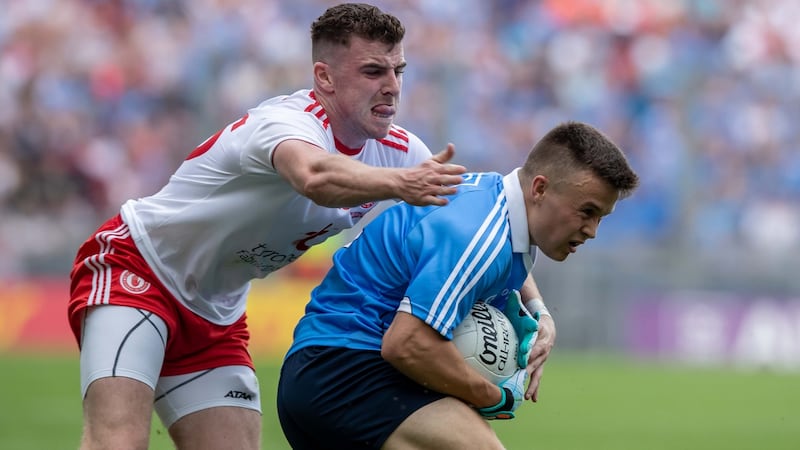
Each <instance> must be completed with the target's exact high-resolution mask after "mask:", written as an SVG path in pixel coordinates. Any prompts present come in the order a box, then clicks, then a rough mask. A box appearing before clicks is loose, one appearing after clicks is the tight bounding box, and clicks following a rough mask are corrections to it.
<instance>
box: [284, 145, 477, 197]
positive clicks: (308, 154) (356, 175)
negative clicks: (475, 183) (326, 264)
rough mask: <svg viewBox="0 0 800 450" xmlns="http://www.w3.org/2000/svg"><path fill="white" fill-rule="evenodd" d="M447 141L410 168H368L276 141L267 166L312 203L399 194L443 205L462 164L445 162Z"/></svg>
mask: <svg viewBox="0 0 800 450" xmlns="http://www.w3.org/2000/svg"><path fill="white" fill-rule="evenodd" d="M454 154H455V147H454V146H453V144H448V146H447V148H446V149H445V150H443V151H441V152H440V153H437V154H436V155H434V156H432V157H431V158H430V159H428V160H426V161H424V162H423V163H421V164H419V165H418V166H415V167H409V168H386V167H373V166H369V165H366V164H363V163H361V162H359V161H356V160H353V159H351V158H348V157H345V156H342V155H334V154H330V153H328V152H325V151H323V150H322V149H320V148H319V147H316V146H314V145H311V144H309V143H307V142H303V141H299V140H288V141H284V142H282V143H281V144H279V145H278V147H277V148H276V149H275V151H274V153H273V165H274V167H275V169H276V170H277V171H278V173H279V174H280V175H281V176H283V177H284V178H286V179H287V180H288V181H289V183H290V184H291V185H292V187H293V188H294V189H295V190H296V191H297V192H299V193H301V194H303V195H304V196H306V197H308V198H310V199H311V200H313V201H314V202H315V203H317V204H319V205H322V206H328V207H332V208H336V207H348V206H356V205H360V204H363V203H366V202H370V201H379V200H387V199H400V200H404V201H406V202H407V203H410V204H412V205H420V206H426V205H438V206H442V205H446V204H447V199H446V198H444V196H446V195H451V194H454V193H455V192H456V188H455V187H454V185H457V184H459V183H461V181H462V178H461V174H463V173H464V172H466V168H465V167H464V166H461V165H458V164H451V163H449V161H450V160H451V159H452V158H453V155H454Z"/></svg>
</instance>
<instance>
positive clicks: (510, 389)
mask: <svg viewBox="0 0 800 450" xmlns="http://www.w3.org/2000/svg"><path fill="white" fill-rule="evenodd" d="M527 379H528V372H527V371H526V370H525V369H519V370H517V371H516V372H514V375H511V378H509V379H508V380H506V381H504V382H502V383H501V384H500V392H501V393H502V397H500V402H499V403H497V404H496V405H494V406H487V407H486V408H479V409H478V413H479V414H480V415H482V416H483V417H484V418H486V419H487V420H495V419H505V420H507V419H513V418H514V411H516V409H517V408H519V405H521V404H522V400H523V395H524V394H525V381H526V380H527Z"/></svg>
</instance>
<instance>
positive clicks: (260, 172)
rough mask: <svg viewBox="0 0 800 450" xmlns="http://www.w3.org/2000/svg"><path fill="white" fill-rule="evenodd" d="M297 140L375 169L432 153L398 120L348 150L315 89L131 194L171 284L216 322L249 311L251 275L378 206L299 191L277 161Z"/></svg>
mask: <svg viewBox="0 0 800 450" xmlns="http://www.w3.org/2000/svg"><path fill="white" fill-rule="evenodd" d="M290 139H296V140H302V141H305V142H308V143H311V144H313V145H316V146H318V147H320V148H321V149H323V150H325V151H327V152H330V153H341V154H344V155H347V156H349V157H351V158H353V159H356V160H358V161H360V162H362V163H365V164H368V165H370V166H376V167H410V166H414V165H417V164H421V163H422V162H424V161H425V160H427V159H429V158H430V157H431V152H430V150H429V149H428V147H427V146H426V145H425V144H424V143H423V142H422V141H421V140H420V139H419V138H418V137H417V136H415V135H414V134H412V133H410V132H408V131H406V130H405V129H403V128H401V127H399V126H397V125H392V127H391V130H390V132H389V134H388V135H387V136H386V137H385V138H383V139H378V140H375V139H370V140H367V142H366V144H364V146H363V147H362V148H360V149H351V148H347V147H345V146H344V145H342V144H341V143H340V142H338V141H337V140H336V139H335V138H334V136H333V133H332V131H331V127H330V126H329V123H328V119H327V115H326V113H325V110H324V109H323V108H322V105H321V104H320V103H319V102H318V101H317V100H316V98H315V96H314V92H313V91H310V90H300V91H297V92H295V93H293V94H291V95H285V96H279V97H275V98H272V99H269V100H266V101H264V102H263V103H261V104H260V105H259V106H257V107H256V108H253V109H250V110H249V111H248V112H247V114H246V115H245V116H244V117H242V118H241V119H240V120H238V121H236V122H234V123H232V124H230V125H228V126H226V127H225V128H223V129H222V130H220V131H219V132H217V133H216V134H215V135H213V136H212V137H210V138H209V139H208V140H206V141H205V142H204V143H203V144H201V145H200V146H199V147H197V149H195V150H194V151H193V152H192V153H191V154H190V155H189V157H188V158H187V159H186V161H184V162H183V164H182V165H181V166H180V168H178V170H177V171H176V172H175V174H174V175H172V177H171V178H170V180H169V182H168V183H167V184H166V186H164V187H163V189H161V190H160V191H159V192H157V193H156V194H154V195H152V196H149V197H145V198H140V199H136V200H129V201H128V202H126V203H125V204H124V205H123V206H122V210H121V215H122V218H123V220H124V221H125V222H126V223H127V224H128V226H129V227H130V230H131V235H132V237H133V239H134V241H135V242H136V246H137V247H138V248H139V250H140V251H141V253H142V256H143V257H144V258H145V260H146V261H147V263H148V264H149V265H150V267H151V268H152V269H153V271H154V272H155V274H156V275H157V276H158V278H159V279H160V280H161V281H162V282H163V283H164V285H165V286H166V287H167V289H169V290H170V292H171V293H172V294H173V295H174V296H175V298H177V299H178V300H179V301H180V302H181V303H182V304H183V305H184V306H186V307H187V308H189V309H190V310H191V311H193V312H194V313H196V314H198V315H200V316H201V317H203V318H205V319H207V320H209V321H210V322H212V323H216V324H219V325H228V324H231V323H233V322H235V321H236V320H237V319H238V318H239V317H241V315H242V314H243V313H244V311H245V304H246V302H245V298H246V295H247V292H248V290H249V286H250V280H252V279H254V278H263V277H265V276H267V275H268V274H270V273H272V272H274V271H276V270H278V269H280V268H281V267H284V266H285V265H287V264H289V263H291V262H292V261H295V260H296V259H297V258H299V257H300V256H301V255H302V254H303V253H304V252H305V251H306V250H308V249H309V248H310V247H311V246H313V245H315V244H319V243H321V242H323V241H325V240H326V239H327V238H329V237H331V236H333V235H335V234H337V233H339V232H340V231H342V230H344V229H348V228H350V227H352V226H353V225H355V224H356V223H357V222H358V221H359V220H360V219H361V217H363V215H364V214H366V213H367V212H368V211H369V210H370V209H372V208H373V207H374V206H375V203H366V204H363V205H360V206H359V207H354V208H320V207H319V206H318V205H316V204H314V202H312V201H311V200H310V199H308V198H307V197H304V196H302V195H300V194H299V193H298V192H297V191H295V190H294V189H293V188H292V187H291V185H290V184H289V183H288V182H287V181H286V180H285V179H284V178H282V177H281V176H280V175H279V174H278V173H277V172H276V170H275V168H274V167H273V165H272V153H273V151H274V150H275V148H276V147H277V146H278V144H280V143H281V142H283V141H286V140H290Z"/></svg>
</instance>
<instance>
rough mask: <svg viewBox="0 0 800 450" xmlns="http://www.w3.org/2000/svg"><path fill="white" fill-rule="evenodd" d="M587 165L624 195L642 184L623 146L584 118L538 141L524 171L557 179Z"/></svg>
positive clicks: (557, 127)
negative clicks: (620, 146) (615, 142)
mask: <svg viewBox="0 0 800 450" xmlns="http://www.w3.org/2000/svg"><path fill="white" fill-rule="evenodd" d="M585 169H588V170H591V171H592V172H593V173H594V174H595V175H597V176H598V177H600V178H601V179H603V180H605V181H606V182H607V183H608V184H609V185H611V186H612V187H613V188H615V189H616V190H617V191H618V192H619V194H620V197H627V196H629V195H630V194H631V193H632V192H633V191H634V190H635V189H636V187H637V186H638V185H639V177H638V176H637V175H636V173H635V172H634V171H633V169H631V167H630V165H629V164H628V160H627V158H626V157H625V154H624V153H623V152H622V150H620V148H619V147H618V146H617V145H616V144H614V143H613V142H612V141H611V140H610V139H609V138H608V137H607V136H605V135H604V134H603V133H601V132H600V131H598V130H597V129H595V128H594V127H592V126H591V125H588V124H585V123H581V122H565V123H562V124H560V125H558V126H556V127H555V128H553V129H552V130H550V131H549V132H548V133H547V134H545V135H544V137H542V138H541V139H540V140H539V142H537V143H536V145H534V147H533V150H531V152H530V154H529V155H528V159H527V161H525V165H524V166H523V167H522V172H523V175H524V176H526V177H528V178H529V179H533V177H535V176H536V175H540V174H541V175H545V176H548V177H551V178H553V179H554V180H555V181H557V180H559V179H561V178H566V177H567V176H569V174H570V173H572V172H575V171H578V170H585Z"/></svg>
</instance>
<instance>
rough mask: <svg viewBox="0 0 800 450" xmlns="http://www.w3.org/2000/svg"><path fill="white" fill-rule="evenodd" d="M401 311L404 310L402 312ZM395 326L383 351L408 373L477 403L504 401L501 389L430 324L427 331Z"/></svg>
mask: <svg viewBox="0 0 800 450" xmlns="http://www.w3.org/2000/svg"><path fill="white" fill-rule="evenodd" d="M401 314H404V313H398V315H401ZM413 320H418V319H413ZM420 323H421V321H420ZM392 327H394V328H392ZM392 327H390V329H389V331H388V332H387V333H386V335H385V336H384V342H383V347H382V352H381V354H382V356H383V357H384V359H385V360H386V361H387V362H388V363H389V364H391V365H392V366H393V367H395V368H396V369H397V370H398V371H400V372H401V373H403V374H404V375H405V376H407V377H409V378H411V379H412V380H414V381H416V382H417V383H419V384H421V385H423V386H425V387H427V388H429V389H432V390H434V391H437V392H441V393H443V394H447V395H451V396H453V397H457V398H459V399H461V400H464V401H465V402H467V403H468V404H470V405H473V406H477V407H485V406H490V405H495V404H497V402H499V401H500V397H501V393H500V389H499V388H498V387H497V386H495V385H493V384H491V383H490V382H489V381H488V380H486V379H485V378H484V377H482V376H481V375H480V374H479V373H478V372H476V371H475V370H474V369H472V368H471V367H469V366H468V365H467V363H466V362H465V361H464V357H463V356H462V355H461V353H460V352H459V351H458V349H457V348H456V347H455V345H454V344H453V343H452V342H450V341H447V340H445V339H444V338H442V337H441V336H439V335H438V334H437V333H436V332H435V331H433V329H431V328H430V327H428V326H427V325H423V327H425V328H427V330H426V329H425V328H420V329H418V330H417V331H414V332H410V330H409V329H400V327H395V323H393V324H392Z"/></svg>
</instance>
